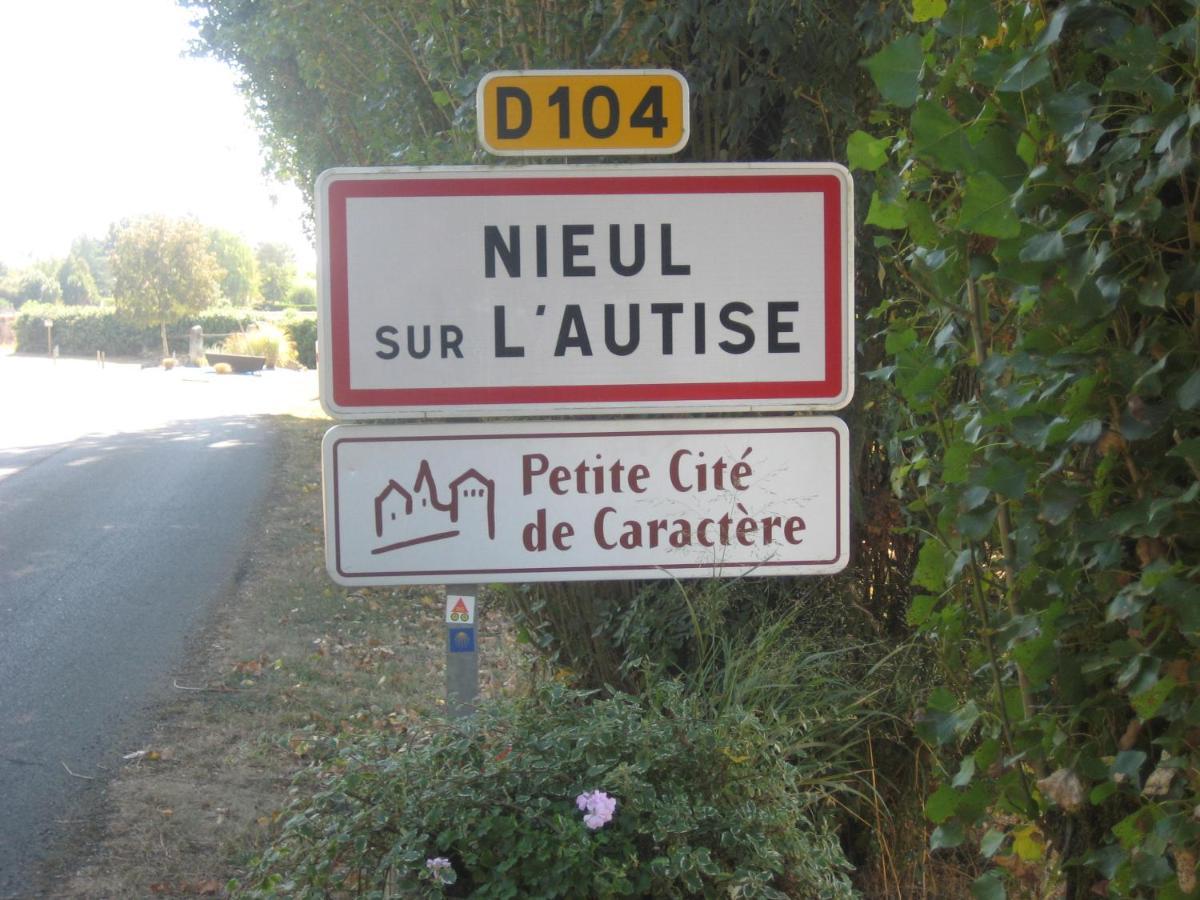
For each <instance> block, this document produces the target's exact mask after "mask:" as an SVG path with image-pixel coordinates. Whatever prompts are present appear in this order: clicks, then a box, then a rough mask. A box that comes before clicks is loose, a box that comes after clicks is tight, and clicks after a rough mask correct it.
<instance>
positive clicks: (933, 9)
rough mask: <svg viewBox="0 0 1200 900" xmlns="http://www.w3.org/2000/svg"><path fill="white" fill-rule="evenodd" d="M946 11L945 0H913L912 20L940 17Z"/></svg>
mask: <svg viewBox="0 0 1200 900" xmlns="http://www.w3.org/2000/svg"><path fill="white" fill-rule="evenodd" d="M945 12H946V0H913V12H912V18H913V21H914V22H928V21H929V20H930V19H938V18H941V16H942V15H944V14H945Z"/></svg>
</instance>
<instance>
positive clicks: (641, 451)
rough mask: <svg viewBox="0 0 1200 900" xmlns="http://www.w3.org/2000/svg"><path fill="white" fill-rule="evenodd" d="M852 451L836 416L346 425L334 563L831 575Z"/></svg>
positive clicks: (392, 567)
mask: <svg viewBox="0 0 1200 900" xmlns="http://www.w3.org/2000/svg"><path fill="white" fill-rule="evenodd" d="M847 443H848V441H847V432H846V426H845V425H844V424H843V423H842V422H841V420H840V419H837V418H835V417H833V416H812V417H771V418H765V419H764V418H752V419H751V418H743V419H728V418H722V419H709V420H705V419H697V418H691V419H675V420H655V421H649V420H640V421H639V420H631V421H620V422H603V421H590V422H570V421H558V422H518V423H495V422H491V423H486V424H451V425H447V424H442V425H413V424H406V425H392V426H388V425H338V426H335V427H334V428H332V429H330V430H329V432H328V433H327V434H326V436H325V440H324V442H323V445H322V455H323V460H322V462H323V468H324V472H325V479H324V490H325V533H326V538H327V539H326V563H327V567H328V569H329V572H330V574H331V575H332V577H333V579H334V580H335V581H338V582H340V583H342V584H347V585H354V584H439V583H451V584H453V583H456V582H457V583H462V582H476V583H478V582H484V583H486V582H531V581H574V580H611V579H626V578H702V577H703V578H712V577H734V576H739V575H797V574H829V573H833V572H837V571H840V570H841V569H842V568H843V567H844V566H845V565H846V562H847V560H848V555H849V499H848V491H847V487H848V480H847V479H848V469H849V464H848V447H847ZM466 601H467V598H465V597H463V596H461V595H458V594H456V593H454V592H451V593H450V595H449V596H448V597H447V600H446V616H447V625H448V626H449V627H450V628H451V629H454V628H456V627H459V626H466V625H467V624H468V623H469V622H471V621H473V619H474V609H473V603H470V604H468V603H467V602H466ZM464 619H465V621H464Z"/></svg>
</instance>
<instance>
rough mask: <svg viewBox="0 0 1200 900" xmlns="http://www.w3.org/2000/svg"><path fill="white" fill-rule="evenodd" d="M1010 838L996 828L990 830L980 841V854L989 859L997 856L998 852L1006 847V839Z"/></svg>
mask: <svg viewBox="0 0 1200 900" xmlns="http://www.w3.org/2000/svg"><path fill="white" fill-rule="evenodd" d="M1006 837H1008V835H1006V834H1005V833H1004V832H1003V831H997V830H996V829H995V828H989V829H988V830H987V833H986V834H985V835H984V836H983V837H982V838H981V839H980V841H979V852H980V853H982V854H983V855H984V856H985V857H987V858H988V859H991V858H992V857H993V856H995V855H996V851H997V850H999V849H1000V848H1001V847H1002V846H1003V845H1004V839H1005V838H1006Z"/></svg>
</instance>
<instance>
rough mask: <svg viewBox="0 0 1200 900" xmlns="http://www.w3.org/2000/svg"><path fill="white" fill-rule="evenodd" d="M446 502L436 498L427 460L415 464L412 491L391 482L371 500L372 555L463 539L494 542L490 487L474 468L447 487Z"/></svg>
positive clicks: (493, 490)
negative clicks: (377, 542) (376, 542)
mask: <svg viewBox="0 0 1200 900" xmlns="http://www.w3.org/2000/svg"><path fill="white" fill-rule="evenodd" d="M448 490H449V498H448V499H446V500H442V499H441V497H440V496H439V492H438V485H437V481H436V480H435V479H434V477H433V470H432V469H431V468H430V465H429V460H427V459H423V460H421V465H420V466H419V467H418V469H417V477H416V479H415V480H414V481H413V484H412V487H410V488H406V487H404V485H402V484H400V483H399V482H397V481H396V480H395V479H394V478H393V479H389V480H388V483H387V485H386V486H385V487H384V489H383V490H382V491H381V492H380V493H379V495H378V496H377V497H376V498H375V536H376V537H377V538H379V540H380V541H382V542H383V543H382V544H381V545H380V546H378V547H376V548H375V549H374V550H372V551H371V552H372V553H388V552H390V551H392V550H401V549H403V548H405V547H411V546H413V545H415V544H428V543H430V542H431V541H444V540H448V539H450V538H456V537H464V538H466V539H467V540H483V538H484V537H485V536H486V538H487V539H488V540H489V541H490V540H495V538H496V497H495V494H496V485H495V482H493V481H492V480H491V479H490V478H485V477H484V476H483V475H481V474H480V473H479V471H478V470H476V469H467V471H465V472H463V473H462V474H461V475H459V476H458V477H457V478H455V479H454V480H453V481H451V482H450V485H449V489H448Z"/></svg>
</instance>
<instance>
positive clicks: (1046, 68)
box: [996, 53, 1050, 92]
mask: <svg viewBox="0 0 1200 900" xmlns="http://www.w3.org/2000/svg"><path fill="white" fill-rule="evenodd" d="M1049 77H1050V60H1048V59H1047V58H1046V56H1045V54H1041V53H1038V54H1035V55H1032V56H1026V57H1024V58H1023V59H1020V60H1018V61H1017V62H1016V63H1015V64H1014V65H1013V67H1012V68H1011V69H1009V70H1008V71H1007V72H1005V73H1004V78H1002V79H1001V80H1000V83H999V84H998V85H996V90H997V91H1007V92H1013V91H1026V90H1029V88H1031V87H1033V86H1034V85H1035V84H1040V83H1041V82H1043V81H1045V80H1046V79H1047V78H1049Z"/></svg>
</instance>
